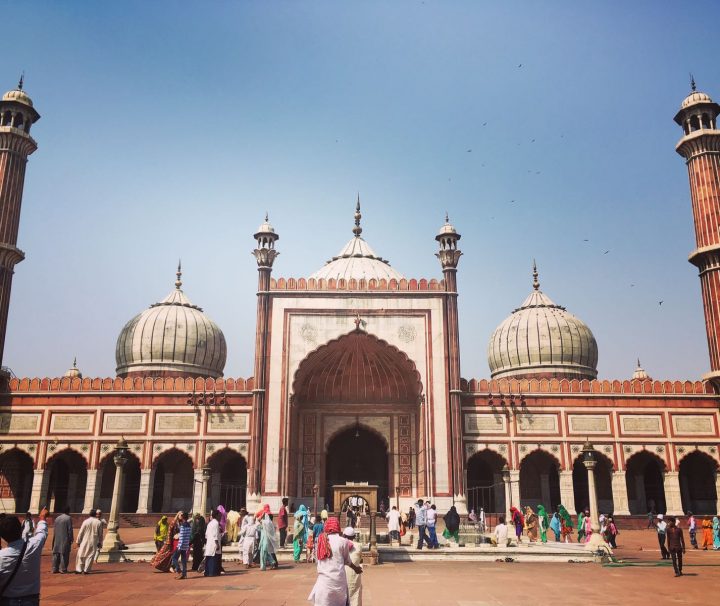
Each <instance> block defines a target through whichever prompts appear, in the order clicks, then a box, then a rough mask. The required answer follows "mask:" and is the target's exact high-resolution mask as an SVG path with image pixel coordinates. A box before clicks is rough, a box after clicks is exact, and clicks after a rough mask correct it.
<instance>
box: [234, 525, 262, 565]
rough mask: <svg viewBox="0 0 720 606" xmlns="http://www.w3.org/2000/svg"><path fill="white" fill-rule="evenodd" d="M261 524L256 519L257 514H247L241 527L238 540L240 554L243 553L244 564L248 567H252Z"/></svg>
mask: <svg viewBox="0 0 720 606" xmlns="http://www.w3.org/2000/svg"><path fill="white" fill-rule="evenodd" d="M259 526H260V524H259V523H258V522H257V521H256V520H255V516H252V515H249V514H248V515H246V516H245V518H244V519H243V522H242V526H241V527H240V534H238V540H239V542H240V554H241V555H242V561H243V564H245V566H246V567H247V568H251V567H252V557H253V552H254V551H255V535H256V533H257V530H258V527H259Z"/></svg>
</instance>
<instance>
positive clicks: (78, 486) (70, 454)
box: [47, 449, 87, 513]
mask: <svg viewBox="0 0 720 606" xmlns="http://www.w3.org/2000/svg"><path fill="white" fill-rule="evenodd" d="M47 468H48V469H49V471H50V481H49V483H48V497H47V503H48V508H49V509H50V511H52V512H55V513H57V512H62V511H63V510H64V509H65V507H69V508H70V511H71V512H73V513H78V512H81V511H82V510H83V506H84V505H85V485H86V484H87V463H86V462H85V459H84V458H83V457H82V456H81V455H80V454H79V453H77V452H75V451H74V450H70V449H67V450H63V451H62V452H59V453H57V454H56V455H54V456H53V457H52V458H51V459H50V461H49V463H48V465H47Z"/></svg>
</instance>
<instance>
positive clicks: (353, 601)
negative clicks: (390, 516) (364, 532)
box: [343, 507, 395, 606]
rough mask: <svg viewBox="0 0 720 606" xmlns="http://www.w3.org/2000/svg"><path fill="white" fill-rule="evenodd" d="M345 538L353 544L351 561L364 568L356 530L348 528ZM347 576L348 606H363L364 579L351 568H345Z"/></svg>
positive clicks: (345, 531)
mask: <svg viewBox="0 0 720 606" xmlns="http://www.w3.org/2000/svg"><path fill="white" fill-rule="evenodd" d="M393 509H395V507H393ZM388 513H390V512H388ZM343 536H344V537H345V538H346V539H347V540H348V541H350V543H351V544H352V549H351V550H350V561H351V562H352V563H353V564H355V566H356V567H360V568H362V548H361V547H360V544H359V543H356V542H355V529H354V528H351V527H350V526H348V527H347V528H346V529H345V530H344V531H343ZM345 576H346V577H347V586H348V606H362V577H361V576H360V575H359V574H358V573H357V572H355V568H351V567H350V566H345Z"/></svg>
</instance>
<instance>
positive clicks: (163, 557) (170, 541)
mask: <svg viewBox="0 0 720 606" xmlns="http://www.w3.org/2000/svg"><path fill="white" fill-rule="evenodd" d="M181 514H182V512H180V511H178V513H177V515H176V516H175V519H174V520H173V521H172V523H171V524H170V525H169V526H168V529H167V533H166V535H165V542H164V543H163V544H162V547H161V548H160V549H159V550H158V552H157V553H156V554H155V556H154V557H153V559H152V560H150V565H151V566H152V567H153V568H156V569H157V570H159V571H160V572H170V567H171V565H172V557H173V554H174V553H175V544H174V543H175V534H176V533H179V528H180V526H179V518H180V516H181ZM163 518H165V522H166V523H167V517H166V516H163ZM161 521H162V520H161Z"/></svg>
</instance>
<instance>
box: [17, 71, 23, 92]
mask: <svg viewBox="0 0 720 606" xmlns="http://www.w3.org/2000/svg"><path fill="white" fill-rule="evenodd" d="M24 84H25V70H23V71H22V73H21V74H20V80H19V81H18V90H22V89H23V85H24Z"/></svg>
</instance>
